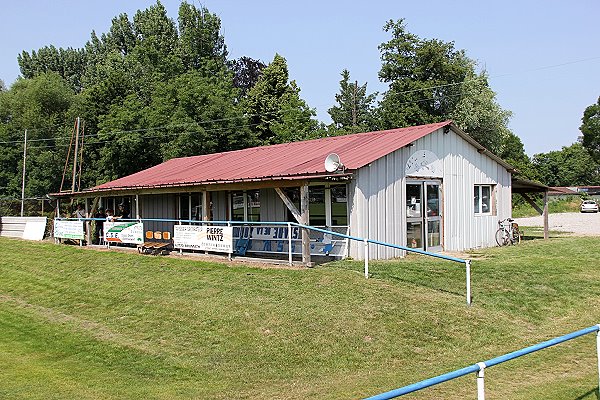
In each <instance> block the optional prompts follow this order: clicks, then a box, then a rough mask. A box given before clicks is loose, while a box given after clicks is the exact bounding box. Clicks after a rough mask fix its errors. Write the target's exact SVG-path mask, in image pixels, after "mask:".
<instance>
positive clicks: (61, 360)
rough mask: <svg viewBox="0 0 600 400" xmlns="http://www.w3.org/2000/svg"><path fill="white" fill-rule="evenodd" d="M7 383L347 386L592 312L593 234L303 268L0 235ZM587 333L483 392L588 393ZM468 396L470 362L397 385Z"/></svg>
mask: <svg viewBox="0 0 600 400" xmlns="http://www.w3.org/2000/svg"><path fill="white" fill-rule="evenodd" d="M0 251H1V254H2V262H1V263H0V365H2V368H0V398H7V399H65V398H67V399H70V398H74V399H75V398H76V399H133V398H145V399H173V398H182V399H265V398H270V399H348V398H360V397H364V396H368V395H373V394H377V393H380V392H382V391H387V390H390V389H393V388H396V387H399V386H403V385H405V384H410V383H414V382H416V381H418V380H421V379H425V378H429V377H431V376H434V375H437V374H441V373H444V372H448V371H450V370H453V369H456V368H461V367H464V366H467V365H470V364H472V363H474V362H477V361H482V360H485V359H489V358H492V357H495V356H498V355H501V354H504V353H506V352H509V351H513V350H516V349H519V348H521V347H525V346H529V345H532V344H535V343H538V342H540V341H543V340H546V339H549V338H552V337H555V336H559V335H562V334H565V333H569V332H571V331H574V330H577V329H580V328H584V327H588V326H591V325H594V324H597V323H600V306H598V304H599V301H600V268H598V265H597V261H596V260H597V254H598V253H599V252H600V240H599V239H593V238H572V237H561V238H553V239H551V240H549V241H546V242H545V241H543V240H528V241H526V242H524V243H522V244H521V245H519V246H512V247H507V248H494V249H488V250H481V251H477V252H474V253H473V254H472V256H473V258H474V261H473V278H472V284H473V297H474V299H473V305H472V306H471V307H467V306H466V304H465V297H464V296H465V295H464V290H465V289H464V288H465V276H464V275H465V273H464V267H463V266H461V265H459V264H455V263H451V262H447V261H440V260H435V259H430V258H424V257H421V256H418V257H417V256H411V257H408V258H406V259H404V260H400V261H393V262H371V265H370V271H371V273H372V277H371V279H368V280H366V279H364V277H363V276H362V272H361V271H362V263H360V262H355V261H344V262H336V263H331V264H328V265H323V266H319V267H316V268H312V269H285V268H258V267H252V266H242V265H234V266H227V265H222V264H216V263H207V262H199V261H195V260H190V259H179V258H174V257H153V256H139V255H137V254H125V253H122V252H116V251H114V252H107V251H97V250H90V249H84V248H79V247H76V246H59V245H54V244H48V243H44V244H40V243H33V242H25V241H20V240H10V239H5V238H0ZM596 365H597V361H596V350H595V337H593V335H588V336H586V337H583V338H579V339H576V340H574V341H571V342H569V343H566V344H563V345H559V346H556V347H553V348H550V349H548V350H545V351H543V352H540V353H536V354H534V355H530V356H526V357H523V358H521V359H518V360H515V361H512V362H509V363H506V364H503V365H499V366H496V367H493V368H490V369H489V370H487V371H486V389H487V393H486V394H487V396H488V397H489V398H490V399H572V400H576V399H579V400H583V399H586V400H587V399H589V400H591V399H597V398H598V394H597V385H598V371H597V367H596ZM475 397H476V384H475V377H474V376H469V377H463V378H460V379H457V380H455V381H452V382H448V383H445V384H442V385H439V386H437V387H434V388H429V389H425V390H424V391H422V392H418V393H415V394H412V395H409V396H407V398H411V399H417V398H419V399H430V398H443V399H464V398H475Z"/></svg>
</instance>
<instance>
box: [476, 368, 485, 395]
mask: <svg viewBox="0 0 600 400" xmlns="http://www.w3.org/2000/svg"><path fill="white" fill-rule="evenodd" d="M477 365H479V371H477V400H485V380H484V375H485V363H483V362H479V363H477Z"/></svg>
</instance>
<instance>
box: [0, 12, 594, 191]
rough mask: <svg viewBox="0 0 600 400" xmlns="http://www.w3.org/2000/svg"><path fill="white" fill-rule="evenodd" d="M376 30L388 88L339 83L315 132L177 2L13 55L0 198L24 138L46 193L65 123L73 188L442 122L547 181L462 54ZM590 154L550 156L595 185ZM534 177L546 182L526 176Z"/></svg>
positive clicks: (302, 112) (3, 120)
mask: <svg viewBox="0 0 600 400" xmlns="http://www.w3.org/2000/svg"><path fill="white" fill-rule="evenodd" d="M383 29H384V31H385V32H386V33H387V34H388V35H389V40H388V41H386V42H384V43H382V44H381V45H380V46H379V50H380V54H381V69H380V71H379V76H378V78H379V79H380V80H381V81H382V82H385V83H386V84H388V89H387V90H386V91H385V92H384V93H381V94H380V93H369V91H368V88H367V83H360V84H359V82H357V81H352V80H351V75H350V72H349V71H348V70H346V69H345V70H343V71H341V80H340V88H339V92H338V93H337V94H335V104H334V106H332V107H331V108H330V109H329V110H328V112H329V115H330V116H331V119H332V121H333V122H332V123H331V124H329V125H326V124H324V123H323V122H320V121H318V120H317V119H316V111H315V109H314V108H311V107H310V106H309V105H308V104H307V103H306V101H304V100H303V99H302V97H301V95H300V88H299V87H298V85H297V83H296V82H295V81H294V80H293V79H291V77H290V76H289V71H288V66H287V62H286V60H285V58H284V57H283V56H282V55H280V54H275V55H274V57H273V59H272V60H270V61H269V62H268V63H265V62H263V61H261V60H257V59H253V58H251V57H249V56H244V57H241V58H238V59H230V58H229V57H228V51H227V46H226V44H225V38H224V37H223V35H222V34H221V20H220V18H219V17H218V16H217V15H216V14H214V13H211V12H210V11H209V10H208V9H207V8H205V7H196V6H195V5H191V4H188V3H185V2H184V3H181V5H180V7H179V10H178V15H177V19H176V20H174V19H172V18H170V17H169V16H168V15H167V11H166V9H165V7H164V6H163V5H162V4H161V3H160V1H157V2H156V4H154V5H152V6H150V7H148V8H147V9H145V10H139V11H137V12H136V13H135V15H134V16H133V18H130V17H129V16H128V15H126V14H121V15H119V16H117V17H115V18H113V20H112V24H111V26H110V28H109V29H108V31H107V32H105V33H101V34H100V35H98V34H96V32H92V33H91V37H90V39H89V40H88V41H87V43H86V44H85V46H84V47H83V48H78V49H74V48H66V49H65V48H56V47H54V46H52V45H49V46H46V47H43V48H41V49H38V50H37V51H35V50H34V51H31V52H27V51H23V52H22V53H21V54H20V55H19V56H18V63H19V67H20V70H21V77H20V78H18V79H17V81H16V82H15V83H14V84H12V85H11V86H10V88H6V87H4V85H2V84H0V143H1V146H0V166H1V168H0V196H2V197H19V196H20V190H21V172H20V171H21V168H22V162H23V134H24V131H25V129H27V132H28V149H27V151H28V157H27V179H26V196H27V197H35V196H43V195H45V194H47V193H50V192H56V191H58V189H59V187H60V185H61V180H62V175H63V170H64V169H65V161H66V159H67V154H68V151H69V148H70V141H71V136H72V130H73V122H74V120H75V118H76V117H80V118H81V120H82V121H83V124H82V127H83V135H84V149H85V150H84V153H83V160H84V167H83V169H82V173H81V188H85V187H90V186H94V185H97V184H100V183H103V182H106V181H109V180H112V179H116V178H118V177H121V176H125V175H128V174H131V173H134V172H137V171H140V170H142V169H146V168H148V167H151V166H153V165H156V164H158V163H160V162H162V161H165V160H167V159H170V158H173V157H185V156H192V155H200V154H209V153H214V152H219V151H228V150H236V149H242V148H247V147H250V146H257V145H264V144H274V143H283V142H290V141H296V140H304V139H309V138H318V137H324V136H332V135H342V134H348V133H353V132H359V131H371V130H379V129H391V128H397V127H404V126H410V125H419V124H425V123H431V122H439V121H443V120H446V119H452V120H454V121H455V123H456V124H457V125H458V126H459V127H460V128H461V129H463V130H464V131H465V132H467V133H468V134H469V135H471V136H472V137H473V138H475V139H476V140H477V141H479V142H480V143H482V144H483V145H484V146H486V147H487V148H488V149H490V150H491V151H492V152H494V153H496V154H498V155H499V156H500V157H502V158H504V159H506V160H507V161H509V162H510V163H512V164H514V165H515V166H516V167H517V168H518V169H519V171H520V173H521V174H522V175H523V176H526V177H529V178H532V179H539V180H541V181H542V182H544V183H546V182H545V180H547V179H548V178H549V177H550V176H556V174H555V171H553V170H551V167H550V165H551V161H552V162H554V160H555V159H556V160H559V159H560V157H563V156H562V155H561V156H560V157H559V156H558V155H556V154H554V153H548V154H547V155H539V157H538V156H536V157H537V158H536V157H534V158H533V159H529V157H527V155H526V154H525V152H524V149H523V144H522V142H521V140H520V139H519V138H518V137H517V136H516V135H515V134H514V133H512V132H511V131H510V130H509V128H508V122H509V120H510V117H511V113H510V111H508V110H504V109H502V108H501V107H500V105H499V104H498V103H497V101H496V94H495V92H494V91H493V90H492V89H491V88H490V85H489V82H488V77H487V74H486V72H485V71H478V70H477V65H476V63H475V61H473V60H472V59H470V58H469V57H467V55H466V52H465V51H464V50H460V49H456V48H455V47H454V43H452V42H444V41H441V40H437V39H424V38H420V37H418V36H416V35H414V34H412V33H410V32H408V30H407V29H406V25H405V22H404V20H402V19H400V20H397V21H393V20H390V21H388V22H387V23H386V24H385V25H384V27H383ZM597 115H598V111H597V110H596V117H595V118H596V121H597ZM590 119H591V120H594V117H590ZM594 129H596V132H597V126H596V128H594ZM584 136H585V131H584ZM599 136H600V135H599ZM594 145H595V146H596V147H598V148H600V145H598V144H597V143H596V144H594ZM594 145H591V144H587V142H586V141H585V140H584V141H583V143H581V144H579V143H578V144H575V145H573V146H572V148H569V149H570V150H569V151H570V152H571V153H569V155H566V153H565V155H564V157H565V158H566V159H569V160H573V157H572V155H571V154H577V155H578V156H577V157H578V158H577V161H573V162H576V163H577V165H580V164H582V163H587V164H589V165H588V166H587V167H589V168H588V169H589V171H588V169H586V171H585V172H583V171H582V174H583V175H585V177H583V175H582V177H581V179H582V182H583V181H586V182H589V181H590V180H594V179H596V180H597V177H598V164H597V160H598V158H597V157H596V158H593V157H591V156H590V155H589V154H591V153H588V150H587V149H589V148H591V147H593V146H594ZM564 151H566V150H563V151H562V152H564ZM562 152H560V153H561V154H562ZM597 152H600V150H599V151H597ZM585 157H589V158H585ZM590 160H591V161H590ZM542 164H543V165H546V166H548V168H547V169H548V171H546V170H544V172H543V173H541V172H540V171H539V169H540V168H539V166H540V165H542ZM557 165H558V166H561V167H565V165H566V163H565V162H562V161H557ZM587 167H586V168H587ZM592 167H593V168H592ZM594 168H595V169H594ZM567 169H568V168H567ZM573 169H577V168H572V169H571V171H572V170H573ZM592 169H594V171H592ZM588 173H589V176H588V175H586V174H588ZM565 176H566V175H565ZM68 179H70V177H68ZM569 179H571V178H569ZM594 182H595V181H594Z"/></svg>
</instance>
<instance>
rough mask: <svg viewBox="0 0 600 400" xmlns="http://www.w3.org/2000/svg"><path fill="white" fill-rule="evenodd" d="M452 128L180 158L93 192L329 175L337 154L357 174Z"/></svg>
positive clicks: (398, 131) (423, 128) (437, 126)
mask: <svg viewBox="0 0 600 400" xmlns="http://www.w3.org/2000/svg"><path fill="white" fill-rule="evenodd" d="M450 124H451V121H445V122H440V123H435V124H429V125H420V126H411V127H408V128H401V129H390V130H386V131H377V132H367V133H357V134H352V135H345V136H333V137H326V138H321V139H314V140H306V141H302V142H292V143H284V144H276V145H272V146H261V147H253V148H249V149H244V150H237V151H229V152H224V153H215V154H207V155H202V156H193V157H184V158H174V159H172V160H169V161H165V162H164V163H162V164H159V165H156V166H154V167H151V168H148V169H146V170H143V171H140V172H137V173H135V174H132V175H129V176H125V177H123V178H119V179H117V180H114V181H112V182H107V183H104V184H102V185H99V186H96V187H94V188H92V189H91V191H104V190H118V189H129V188H132V189H133V188H148V187H165V186H186V185H197V184H210V183H217V182H219V183H223V182H243V181H255V180H263V179H299V178H301V177H302V178H306V177H307V176H314V175H328V174H329V173H327V172H326V171H325V167H324V161H325V157H327V155H329V154H331V153H337V154H338V155H339V156H340V159H341V161H342V163H343V164H344V166H345V168H346V170H350V171H352V170H356V169H358V168H361V167H363V166H365V165H367V164H369V163H371V162H373V161H375V160H377V159H379V158H381V157H383V156H385V155H387V154H389V153H392V152H394V151H396V150H398V149H400V148H401V147H404V146H406V145H407V144H409V143H412V142H414V141H415V140H417V139H420V138H422V137H424V136H426V135H428V134H430V133H433V132H435V131H436V130H438V129H440V128H442V127H444V126H447V125H450Z"/></svg>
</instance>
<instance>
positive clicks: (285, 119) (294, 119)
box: [243, 54, 318, 144]
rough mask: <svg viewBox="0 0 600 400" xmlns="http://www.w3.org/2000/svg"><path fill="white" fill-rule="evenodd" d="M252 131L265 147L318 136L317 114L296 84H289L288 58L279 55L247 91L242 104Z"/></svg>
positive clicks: (292, 82) (293, 82)
mask: <svg viewBox="0 0 600 400" xmlns="http://www.w3.org/2000/svg"><path fill="white" fill-rule="evenodd" d="M243 107H244V110H245V112H246V114H247V115H248V119H249V122H250V125H251V127H252V130H253V131H254V132H255V134H256V136H257V138H258V139H259V140H260V141H261V142H262V143H264V144H272V143H283V142H289V141H293V140H302V139H305V138H310V137H314V136H315V135H317V129H318V122H317V121H315V120H314V119H312V117H314V116H315V115H316V113H315V111H314V110H313V109H311V108H309V107H308V105H307V104H306V102H305V101H304V100H302V99H301V98H300V89H299V88H298V86H297V85H296V82H295V81H291V82H289V72H288V68H287V62H286V60H285V58H283V57H282V56H280V55H279V54H276V55H275V57H274V58H273V61H272V62H271V63H270V64H269V65H268V66H267V67H265V69H263V71H262V74H261V76H260V77H259V79H258V82H257V83H256V84H255V85H254V86H253V87H252V88H251V89H250V90H249V91H248V93H247V96H246V98H245V99H244V104H243Z"/></svg>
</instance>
